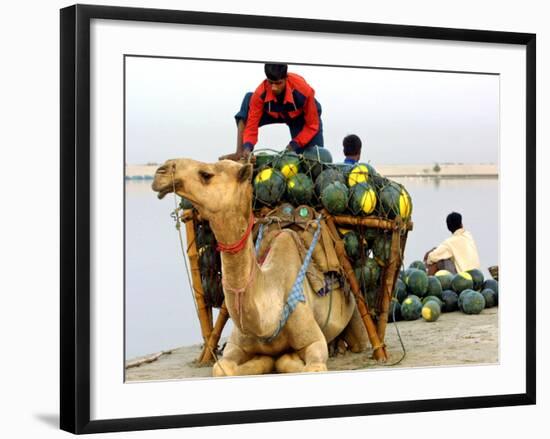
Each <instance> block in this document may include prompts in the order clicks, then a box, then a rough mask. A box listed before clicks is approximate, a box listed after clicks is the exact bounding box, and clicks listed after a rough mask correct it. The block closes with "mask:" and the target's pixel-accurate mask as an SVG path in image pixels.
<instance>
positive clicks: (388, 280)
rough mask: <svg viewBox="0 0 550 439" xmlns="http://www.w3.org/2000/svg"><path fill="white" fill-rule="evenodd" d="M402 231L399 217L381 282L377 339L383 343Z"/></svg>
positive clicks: (397, 268)
mask: <svg viewBox="0 0 550 439" xmlns="http://www.w3.org/2000/svg"><path fill="white" fill-rule="evenodd" d="M402 229H403V222H402V221H401V217H399V216H398V217H397V218H396V219H395V223H394V228H393V233H392V239H391V250H390V260H389V261H388V264H387V265H386V270H385V273H384V274H385V276H384V279H383V281H382V306H381V310H380V313H379V315H378V328H377V333H378V338H379V339H380V340H381V341H382V342H384V338H385V335H386V326H387V324H388V311H389V307H390V301H391V297H392V293H393V290H394V288H395V282H396V280H397V275H398V273H399V267H400V266H401V259H402V254H403V253H402V251H403V249H402V246H401V242H402V240H401V231H402ZM386 354H387V353H386Z"/></svg>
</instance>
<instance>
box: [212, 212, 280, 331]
mask: <svg viewBox="0 0 550 439" xmlns="http://www.w3.org/2000/svg"><path fill="white" fill-rule="evenodd" d="M248 215H250V212H247V213H246V217H245V214H244V213H241V214H240V215H238V216H235V217H231V218H230V217H228V216H226V217H225V218H224V221H221V220H219V221H212V220H211V222H210V224H211V227H212V231H213V232H214V235H215V236H216V239H217V240H218V242H220V241H221V242H222V243H223V244H226V245H227V244H232V243H234V242H237V241H239V240H240V239H241V238H242V237H243V235H244V233H245V232H246V229H247V226H248V221H249V216H248ZM220 236H223V238H222V239H223V240H222V239H220ZM221 262H222V278H223V286H224V296H225V304H226V307H227V310H228V312H229V315H230V316H231V318H232V320H233V323H234V324H235V325H236V326H238V327H239V329H240V330H241V332H243V333H246V334H254V335H260V334H261V335H264V334H265V332H266V330H267V331H269V330H271V326H272V325H269V328H267V329H266V328H264V327H263V326H262V327H260V326H259V325H263V324H265V323H266V320H269V319H268V318H267V316H266V315H265V311H264V308H266V306H265V303H264V300H263V299H264V297H263V296H262V288H261V285H263V283H264V279H263V277H264V276H263V273H262V270H261V268H260V266H259V265H258V263H257V261H256V253H255V250H254V241H253V240H252V234H250V236H249V237H248V238H247V240H246V244H245V245H244V248H242V249H241V250H240V251H239V252H237V253H229V252H223V251H222V252H221ZM243 290H244V291H243ZM270 308H272V307H270ZM270 312H274V313H275V310H270ZM259 314H262V317H264V318H266V319H260V318H258V317H259Z"/></svg>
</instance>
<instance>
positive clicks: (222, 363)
mask: <svg viewBox="0 0 550 439" xmlns="http://www.w3.org/2000/svg"><path fill="white" fill-rule="evenodd" d="M274 366H275V360H274V359H273V358H272V357H270V356H268V355H252V354H247V353H246V352H244V351H243V350H242V349H241V348H240V347H239V346H237V345H236V344H233V343H228V344H227V346H226V347H225V350H224V353H223V357H222V358H221V359H220V360H218V361H217V362H216V364H214V367H213V368H212V375H213V376H215V377H218V376H235V375H262V374H264V373H270V372H272V371H273V368H274Z"/></svg>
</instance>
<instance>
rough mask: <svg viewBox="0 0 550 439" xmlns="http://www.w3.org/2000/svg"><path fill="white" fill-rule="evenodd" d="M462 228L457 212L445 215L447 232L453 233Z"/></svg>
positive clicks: (459, 215) (460, 217)
mask: <svg viewBox="0 0 550 439" xmlns="http://www.w3.org/2000/svg"><path fill="white" fill-rule="evenodd" d="M461 227H462V215H461V214H460V213H458V212H451V213H450V214H449V215H447V228H448V229H449V232H451V233H454V232H455V231H456V230H458V229H460V228H461Z"/></svg>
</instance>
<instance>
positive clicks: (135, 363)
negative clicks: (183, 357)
mask: <svg viewBox="0 0 550 439" xmlns="http://www.w3.org/2000/svg"><path fill="white" fill-rule="evenodd" d="M171 353H172V351H161V352H158V353H156V354H153V355H150V356H148V357H145V358H142V359H140V360H134V361H131V362H130V363H128V364H127V365H126V369H130V368H132V367H139V366H141V365H142V364H147V363H152V362H153V361H157V360H158V359H159V358H160V357H162V356H163V355H166V354H171Z"/></svg>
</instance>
